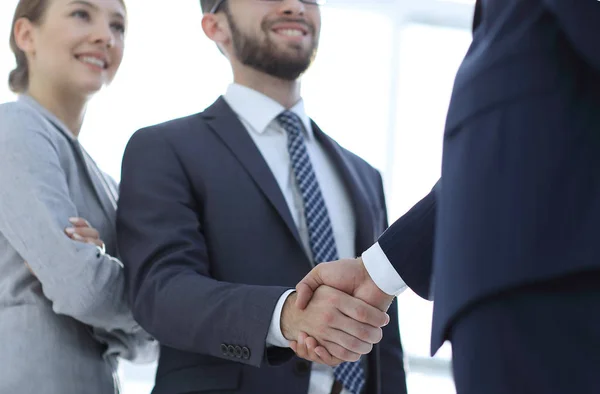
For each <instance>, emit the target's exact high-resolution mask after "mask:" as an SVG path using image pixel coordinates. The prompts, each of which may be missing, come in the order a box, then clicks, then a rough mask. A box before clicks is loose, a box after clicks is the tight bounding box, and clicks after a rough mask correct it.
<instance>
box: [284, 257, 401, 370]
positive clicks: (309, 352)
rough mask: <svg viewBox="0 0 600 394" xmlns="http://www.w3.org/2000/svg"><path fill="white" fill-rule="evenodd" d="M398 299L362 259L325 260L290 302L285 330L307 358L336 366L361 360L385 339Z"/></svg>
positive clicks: (285, 307)
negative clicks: (377, 282)
mask: <svg viewBox="0 0 600 394" xmlns="http://www.w3.org/2000/svg"><path fill="white" fill-rule="evenodd" d="M393 300H394V296H392V295H389V294H386V293H384V292H383V291H381V290H380V289H379V288H378V287H377V286H376V285H375V283H374V282H373V280H372V279H371V277H370V276H369V273H368V272H367V270H366V269H365V266H364V265H363V262H362V259H361V258H357V259H343V260H338V261H334V262H329V263H321V264H318V265H317V266H316V267H315V268H314V269H313V270H312V271H311V272H310V273H309V274H308V275H307V276H306V277H305V278H304V279H302V281H300V283H298V285H297V286H296V293H293V294H291V295H290V296H289V297H288V298H287V300H286V301H285V304H284V306H283V310H282V313H281V332H282V334H283V336H284V337H285V338H286V339H287V340H288V341H290V346H291V348H292V349H293V350H294V352H296V354H297V355H298V356H299V357H302V358H304V359H307V360H310V361H313V362H316V363H320V364H326V365H329V366H332V367H333V366H336V365H338V364H340V363H342V362H344V361H357V360H358V359H359V358H360V356H361V355H363V354H367V353H369V352H370V351H371V350H372V349H373V345H374V344H376V343H378V342H379V341H381V339H382V337H383V333H382V330H381V327H384V326H385V325H387V324H388V323H389V316H388V315H387V314H386V311H387V309H388V308H389V306H390V304H391V303H392V301H393Z"/></svg>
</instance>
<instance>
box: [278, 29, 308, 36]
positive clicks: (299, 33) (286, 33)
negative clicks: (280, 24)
mask: <svg viewBox="0 0 600 394" xmlns="http://www.w3.org/2000/svg"><path fill="white" fill-rule="evenodd" d="M279 34H283V35H284V36H290V37H300V36H303V35H304V33H303V32H302V31H300V30H295V29H283V30H279Z"/></svg>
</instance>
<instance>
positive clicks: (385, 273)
mask: <svg viewBox="0 0 600 394" xmlns="http://www.w3.org/2000/svg"><path fill="white" fill-rule="evenodd" d="M362 261H363V264H364V265H365V268H366V270H367V272H368V273H369V275H370V276H371V279H373V282H375V284H376V285H377V287H379V289H381V291H383V292H384V293H386V294H389V295H395V296H397V295H399V294H400V293H402V292H403V291H404V290H406V289H407V287H408V286H406V283H404V281H403V280H402V278H401V277H400V275H399V274H398V272H396V270H395V269H394V266H393V265H392V263H390V261H389V260H388V258H387V256H386V255H385V253H383V250H382V249H381V246H379V242H376V243H375V244H374V245H373V246H371V247H370V248H369V249H367V250H366V251H365V252H364V253H363V254H362Z"/></svg>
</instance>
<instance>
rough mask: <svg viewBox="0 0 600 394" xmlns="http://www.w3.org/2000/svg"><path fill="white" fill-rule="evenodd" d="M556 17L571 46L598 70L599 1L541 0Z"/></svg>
mask: <svg viewBox="0 0 600 394" xmlns="http://www.w3.org/2000/svg"><path fill="white" fill-rule="evenodd" d="M543 1H544V3H545V4H546V5H547V7H548V8H549V9H550V11H551V12H552V13H553V14H554V16H555V17H556V19H557V21H558V23H559V25H560V26H561V28H562V29H563V31H564V32H565V34H566V35H567V38H568V39H569V41H570V42H571V44H572V45H573V48H575V50H576V51H577V52H578V53H579V54H580V55H581V56H582V57H583V58H584V59H585V60H586V61H587V62H588V63H589V64H590V65H591V66H592V67H593V68H595V69H596V71H600V51H599V50H598V37H600V2H598V0H571V1H565V0H543Z"/></svg>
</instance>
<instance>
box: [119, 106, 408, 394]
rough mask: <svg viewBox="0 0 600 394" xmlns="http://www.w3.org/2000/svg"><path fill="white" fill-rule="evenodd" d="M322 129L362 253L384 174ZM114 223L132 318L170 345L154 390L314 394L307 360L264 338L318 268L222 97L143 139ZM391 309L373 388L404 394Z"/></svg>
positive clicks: (379, 226) (135, 146) (128, 159)
mask: <svg viewBox="0 0 600 394" xmlns="http://www.w3.org/2000/svg"><path fill="white" fill-rule="evenodd" d="M313 128H314V132H315V136H316V138H317V139H318V141H319V142H320V144H322V146H323V147H324V148H325V149H326V151H327V152H328V153H329V155H330V156H331V158H332V159H333V161H334V163H335V165H336V166H337V169H338V171H339V174H340V175H341V176H342V178H343V180H344V181H345V185H346V188H347V191H348V193H349V195H350V197H351V201H352V202H353V207H354V214H355V216H356V225H357V236H356V250H357V252H361V251H363V250H365V249H366V248H367V247H369V246H370V245H371V244H372V243H373V242H374V241H375V239H376V237H377V235H379V234H380V233H381V232H382V231H383V230H384V229H385V228H386V227H387V221H386V209H385V202H384V195H383V187H382V181H381V177H380V175H379V173H378V172H377V171H376V170H375V169H373V168H372V167H371V166H369V165H368V164H367V163H366V162H364V161H363V160H362V159H360V158H359V157H357V156H355V155H353V154H352V153H350V152H348V151H346V150H345V149H343V148H341V147H340V146H339V145H338V144H337V143H336V142H334V141H333V140H332V139H330V138H329V137H328V136H326V135H325V134H324V133H323V132H322V131H320V130H319V129H318V127H317V126H316V125H313ZM117 226H118V234H119V237H118V239H119V249H120V253H121V256H122V258H123V262H124V264H125V269H126V277H127V280H128V284H129V287H130V291H131V301H132V308H133V311H134V316H135V317H136V319H137V320H138V321H139V322H140V324H141V325H142V326H143V327H144V328H145V329H146V330H148V332H149V333H151V334H152V335H154V336H155V337H156V338H157V339H158V340H159V341H160V342H161V344H162V348H161V355H160V361H159V366H158V372H157V376H156V387H155V389H154V393H155V394H166V393H168V394H178V393H190V392H202V393H208V392H217V391H218V392H219V393H223V392H231V393H234V392H235V393H247V394H251V393H261V394H269V393H273V394H275V393H277V394H280V393H284V392H285V393H289V394H296V393H297V394H306V393H307V391H308V382H309V375H310V364H309V363H308V362H306V361H303V360H300V359H298V358H296V357H295V356H294V354H293V352H292V351H291V350H290V349H282V348H270V349H269V350H267V349H266V348H265V339H266V337H267V333H268V329H269V325H270V322H271V317H272V314H273V310H274V308H275V304H276V303H277V300H278V299H279V297H280V296H281V295H282V293H283V292H284V291H285V290H286V289H288V288H293V287H294V286H295V285H296V283H297V282H298V281H300V279H302V278H303V276H304V275H306V274H307V273H308V272H309V270H310V269H311V263H310V261H309V259H308V257H307V255H306V253H305V252H304V250H303V248H302V246H301V241H300V238H299V234H298V231H297V229H296V226H295V224H294V222H293V219H292V216H291V214H290V212H289V210H288V207H287V205H286V202H285V200H284V197H283V194H282V193H281V191H280V189H279V186H278V185H277V183H276V180H275V178H274V177H273V175H272V173H271V171H270V169H269V167H268V165H267V163H266V162H265V161H264V159H263V158H262V156H261V154H260V152H259V150H258V149H257V147H256V146H255V145H254V142H253V141H252V139H251V137H250V136H249V135H248V132H247V131H246V129H245V128H244V126H243V125H242V124H241V123H240V122H239V120H238V118H237V117H236V115H235V114H234V113H233V111H232V110H231V109H230V107H229V106H228V105H227V104H226V102H225V101H224V100H223V99H219V100H217V101H216V102H215V103H214V104H213V105H212V106H211V107H209V108H208V109H207V110H206V111H205V112H203V113H200V114H197V115H193V116H190V117H186V118H183V119H178V120H174V121H171V122H168V123H165V124H161V125H158V126H154V127H149V128H146V129H143V130H140V131H138V132H136V133H135V134H134V136H133V137H132V138H131V141H130V142H129V144H128V146H127V149H126V151H125V156H124V161H123V172H122V182H121V194H120V201H119V209H118V225H117ZM390 311H391V317H392V323H391V324H390V325H389V326H388V327H386V328H385V329H384V334H385V337H384V340H383V342H382V344H383V346H377V347H376V350H375V351H374V352H373V353H372V354H371V355H369V356H368V357H366V362H367V363H368V382H367V391H366V392H368V393H373V394H375V393H381V394H391V393H394V394H396V393H405V392H406V388H405V387H406V386H405V375H404V369H403V364H402V350H401V344H400V337H399V333H398V320H397V312H396V308H395V307H392V308H391V309H390ZM276 365H278V366H276ZM257 367H260V368H257ZM399 388H400V389H399ZM220 390H223V391H220Z"/></svg>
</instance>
